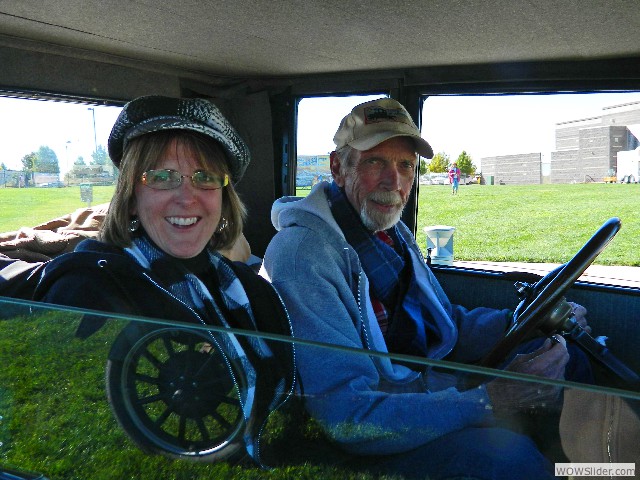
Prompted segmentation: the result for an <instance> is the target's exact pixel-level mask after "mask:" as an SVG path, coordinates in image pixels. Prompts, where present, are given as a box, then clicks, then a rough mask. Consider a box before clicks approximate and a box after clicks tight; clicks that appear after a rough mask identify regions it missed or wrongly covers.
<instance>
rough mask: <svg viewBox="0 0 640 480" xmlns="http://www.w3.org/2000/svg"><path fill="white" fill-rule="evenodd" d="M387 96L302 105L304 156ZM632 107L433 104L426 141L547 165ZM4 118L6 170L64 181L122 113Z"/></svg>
mask: <svg viewBox="0 0 640 480" xmlns="http://www.w3.org/2000/svg"><path fill="white" fill-rule="evenodd" d="M381 96H382V95H374V96H368V97H361V96H360V97H316V98H307V99H304V100H302V101H301V102H300V104H299V107H298V116H299V117H298V125H299V131H298V153H299V154H301V155H320V154H328V153H329V152H331V151H332V150H333V148H334V144H333V135H334V134H335V131H336V129H337V127H338V125H339V123H340V120H341V119H342V117H343V116H344V115H346V114H347V113H348V112H349V111H350V110H351V108H353V107H354V106H355V105H357V104H359V103H362V102H364V101H367V100H369V99H374V98H379V97H381ZM633 101H640V92H633V93H616V94H582V95H569V94H567V95H524V96H484V97H480V96H465V97H462V96H438V97H430V98H428V99H427V100H426V101H425V104H424V108H423V118H422V135H423V137H424V138H426V139H427V141H429V143H430V144H431V146H432V147H433V150H434V152H436V153H437V152H444V153H446V154H448V155H449V157H450V159H451V160H453V159H455V158H457V157H458V155H459V154H460V153H461V152H462V151H463V150H464V151H466V152H467V153H468V154H469V155H470V156H471V158H472V161H473V162H474V164H476V166H477V167H481V162H480V159H481V158H482V157H487V156H497V155H508V154H515V153H532V152H541V153H542V154H543V156H542V160H543V162H548V161H549V159H550V152H551V151H553V150H555V136H554V135H555V124H556V123H558V122H564V121H569V120H576V119H581V118H586V117H593V116H597V115H600V114H601V113H602V108H603V107H607V106H612V105H619V104H622V103H627V102H633ZM93 108H94V110H92V109H93ZM0 112H1V113H2V114H1V115H0V145H1V146H2V148H1V149H0V164H2V163H4V164H5V165H6V166H7V168H9V169H13V170H19V169H21V168H22V163H21V159H22V158H23V157H24V156H25V155H27V154H29V153H31V152H35V151H37V150H38V149H39V148H40V147H41V146H48V147H50V148H51V149H53V150H54V151H55V153H56V155H57V156H58V160H59V164H60V169H61V172H62V173H63V174H64V172H66V171H67V170H68V169H70V167H71V166H72V165H73V162H74V161H75V160H76V159H77V158H78V157H79V156H82V157H83V158H84V160H85V162H86V163H87V164H88V163H89V162H90V161H91V153H92V152H93V151H94V149H95V145H96V143H97V145H102V146H104V147H105V148H106V146H107V139H108V137H109V133H110V131H111V128H112V126H113V124H114V122H115V120H116V118H117V116H118V113H119V112H120V108H117V107H101V106H98V107H88V106H87V105H80V104H69V103H62V102H45V101H33V100H19V99H12V98H2V97H0ZM94 113H95V140H94V122H93V119H94Z"/></svg>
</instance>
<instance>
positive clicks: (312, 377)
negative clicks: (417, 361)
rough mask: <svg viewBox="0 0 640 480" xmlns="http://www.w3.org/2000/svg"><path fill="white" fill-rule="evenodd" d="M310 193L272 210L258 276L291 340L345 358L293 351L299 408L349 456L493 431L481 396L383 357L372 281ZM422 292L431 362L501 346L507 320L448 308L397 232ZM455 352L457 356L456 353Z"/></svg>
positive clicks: (465, 358)
mask: <svg viewBox="0 0 640 480" xmlns="http://www.w3.org/2000/svg"><path fill="white" fill-rule="evenodd" d="M328 187H329V184H328V183H326V182H322V183H319V184H317V185H316V186H315V187H314V188H313V189H312V191H311V193H310V194H309V196H308V197H306V198H303V199H300V198H297V197H283V198H282V199H279V200H277V201H276V202H275V203H274V205H273V208H272V212H271V219H272V222H273V225H274V226H275V228H276V229H277V230H278V233H277V234H276V235H275V237H274V238H273V240H272V241H271V243H270V244H269V246H268V248H267V251H266V253H265V257H264V263H263V267H262V270H261V274H262V275H263V276H265V277H267V278H268V279H269V280H270V281H271V282H272V283H273V285H274V286H275V287H276V289H277V290H278V292H279V293H280V295H281V296H282V299H283V300H284V303H285V305H286V306H287V309H288V312H289V316H290V318H291V321H292V324H293V333H294V337H296V338H298V339H304V340H310V341H312V342H321V343H327V344H332V345H338V346H341V347H347V348H346V349H345V348H338V349H336V348H327V347H322V346H315V345H302V344H298V345H297V346H296V362H297V367H298V371H299V379H300V388H301V392H300V393H301V394H302V395H303V400H304V402H305V407H306V409H307V411H308V412H309V413H310V414H311V416H312V417H314V418H315V419H316V420H317V421H318V422H319V423H320V424H321V425H322V426H323V428H324V429H325V431H326V433H327V434H328V435H329V437H330V438H332V439H333V440H334V441H336V442H337V443H338V444H339V446H341V447H342V448H343V449H345V450H346V451H349V452H352V453H357V454H365V455H369V454H370V455H374V454H393V453H400V452H405V451H408V450H411V449H414V448H417V447H419V446H421V445H424V444H425V443H427V442H429V441H431V440H434V439H436V438H438V437H440V436H442V435H445V434H447V433H450V432H453V431H456V430H459V429H463V428H467V427H479V426H492V425H493V424H494V418H493V412H492V407H491V405H490V401H489V397H488V395H487V392H486V389H485V387H484V386H482V385H481V386H479V387H476V388H473V389H470V390H466V391H460V390H458V389H456V387H455V384H456V381H455V377H454V376H453V375H451V374H446V373H445V374H443V373H442V371H441V370H440V369H438V371H437V372H436V371H434V370H433V369H430V368H427V369H425V370H424V371H423V372H419V371H416V370H415V369H409V368H408V367H406V366H405V365H402V364H400V363H398V362H395V361H392V359H390V358H389V357H388V356H385V355H375V354H374V355H371V351H375V352H382V353H383V354H384V353H388V352H387V347H386V345H385V341H384V338H383V336H382V332H381V330H380V327H379V326H378V322H377V320H376V317H375V314H374V313H373V307H372V304H371V301H370V297H369V281H368V279H367V277H366V275H365V273H364V271H363V270H362V267H361V265H360V261H359V259H358V255H357V254H356V251H355V250H354V249H353V248H352V247H351V246H350V245H349V244H348V243H347V241H346V240H345V237H344V235H343V233H342V231H341V229H340V227H339V226H338V224H337V223H336V222H335V220H334V218H333V216H332V214H331V210H330V207H329V204H328V201H327V196H326V194H325V189H326V188H328ZM398 228H399V231H400V235H402V237H403V238H404V240H405V241H406V243H407V245H408V246H409V250H410V254H411V260H412V264H413V265H414V268H415V270H416V272H415V275H416V279H417V282H418V284H419V297H420V298H418V299H417V301H419V302H420V303H421V304H423V305H425V307H426V308H427V310H428V311H429V312H430V314H431V316H432V317H433V321H434V322H435V323H436V324H437V328H438V330H439V331H440V333H441V337H442V338H441V340H440V341H438V342H434V344H433V345H429V352H428V357H429V358H433V359H443V358H445V357H447V358H446V360H452V361H456V362H469V361H474V360H477V359H479V358H481V357H482V356H483V355H484V354H485V353H487V352H488V351H489V349H490V348H491V347H492V346H493V345H494V344H495V342H496V341H497V340H498V339H499V338H501V337H502V335H503V334H504V332H505V330H506V328H507V325H508V323H509V313H508V311H506V310H494V309H488V308H476V309H473V310H467V309H465V308H464V307H461V306H458V305H452V304H451V303H450V302H449V300H448V299H447V297H446V295H445V293H444V291H443V290H442V288H441V287H440V285H439V284H438V281H437V280H436V278H435V277H434V275H433V274H432V272H431V270H430V269H429V268H428V267H427V265H426V264H425V262H424V259H423V257H422V254H421V252H420V249H419V248H418V246H417V244H416V242H415V239H414V237H413V235H412V234H411V232H410V231H409V230H408V228H407V227H406V226H405V225H404V224H403V223H402V222H400V223H399V224H398ZM454 347H455V348H454Z"/></svg>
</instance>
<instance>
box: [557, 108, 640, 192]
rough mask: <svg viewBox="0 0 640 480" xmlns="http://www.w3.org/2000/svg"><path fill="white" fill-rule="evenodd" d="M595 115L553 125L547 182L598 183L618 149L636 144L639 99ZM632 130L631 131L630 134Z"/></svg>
mask: <svg viewBox="0 0 640 480" xmlns="http://www.w3.org/2000/svg"><path fill="white" fill-rule="evenodd" d="M602 111H603V114H602V115H600V116H597V117H591V118H583V119H577V120H572V121H568V122H562V123H558V124H557V125H556V151H554V152H551V174H550V181H551V183H583V182H592V181H593V182H601V181H602V180H603V178H604V177H605V176H607V175H608V172H610V171H615V170H616V165H617V155H618V152H621V151H628V150H634V149H635V148H636V147H637V146H638V145H639V141H638V139H639V137H638V134H640V102H633V103H626V104H622V105H614V106H611V107H605V108H603V110H602ZM634 132H635V134H634Z"/></svg>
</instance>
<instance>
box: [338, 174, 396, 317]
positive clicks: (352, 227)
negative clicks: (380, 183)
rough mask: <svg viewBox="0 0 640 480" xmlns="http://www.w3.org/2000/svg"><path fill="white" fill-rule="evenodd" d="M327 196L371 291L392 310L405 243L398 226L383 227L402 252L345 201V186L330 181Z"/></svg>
mask: <svg viewBox="0 0 640 480" xmlns="http://www.w3.org/2000/svg"><path fill="white" fill-rule="evenodd" d="M327 197H328V199H329V205H330V208H331V213H332V214H333V218H334V219H335V221H336V223H337V224H338V225H339V226H340V229H341V230H342V233H343V234H344V236H345V238H346V239H347V242H348V243H349V245H351V246H352V247H353V248H354V249H355V251H356V252H357V253H358V258H359V259H360V263H361V264H362V268H363V269H364V272H365V274H366V275H367V278H368V279H369V282H370V284H371V291H372V293H373V295H374V296H375V297H376V298H378V299H379V300H380V301H381V302H382V303H383V304H384V305H385V306H386V307H387V308H388V309H390V310H393V307H394V306H395V304H396V302H397V300H398V288H399V284H400V278H401V275H402V271H403V270H404V266H405V260H404V254H405V252H406V246H405V244H404V241H403V240H402V238H401V237H400V235H399V234H398V229H397V227H395V226H394V227H392V228H390V229H389V230H387V231H386V233H387V234H388V235H389V236H390V237H391V239H392V240H393V242H394V244H395V245H397V246H398V248H399V250H400V251H401V252H402V254H400V253H398V252H397V251H396V250H395V249H394V248H393V247H391V246H390V245H387V244H386V243H385V242H383V241H382V240H380V239H379V238H378V237H377V236H376V235H374V234H372V233H371V232H370V231H369V230H367V228H366V227H365V226H364V224H363V223H362V220H360V216H359V215H358V213H357V212H356V211H355V209H354V208H353V206H352V205H351V203H350V202H349V201H348V199H347V197H346V195H345V194H344V190H342V189H341V188H340V187H338V185H336V183H335V182H332V183H331V185H330V187H329V190H328V193H327Z"/></svg>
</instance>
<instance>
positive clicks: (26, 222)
mask: <svg viewBox="0 0 640 480" xmlns="http://www.w3.org/2000/svg"><path fill="white" fill-rule="evenodd" d="M114 188H115V187H114V186H105V187H101V186H94V187H93V200H92V202H91V205H99V204H101V203H106V202H108V201H110V200H111V197H112V196H113V190H114ZM86 206H87V203H86V202H83V201H82V200H81V199H80V187H78V186H76V187H64V188H0V232H11V231H14V230H18V229H19V228H21V227H34V226H36V225H39V224H41V223H44V222H46V221H48V220H52V219H54V218H58V217H60V216H62V215H66V214H68V213H71V212H73V211H74V210H76V209H78V208H82V207H86Z"/></svg>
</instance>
